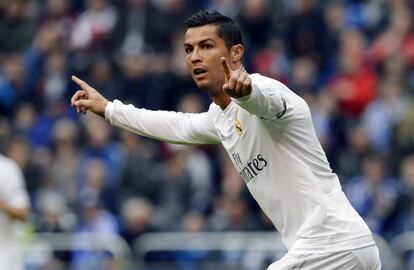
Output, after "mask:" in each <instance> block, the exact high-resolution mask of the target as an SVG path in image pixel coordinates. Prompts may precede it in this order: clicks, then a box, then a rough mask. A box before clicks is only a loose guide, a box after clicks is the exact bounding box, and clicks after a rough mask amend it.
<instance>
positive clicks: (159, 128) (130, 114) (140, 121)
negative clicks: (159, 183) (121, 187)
mask: <svg viewBox="0 0 414 270" xmlns="http://www.w3.org/2000/svg"><path fill="white" fill-rule="evenodd" d="M105 118H106V119H107V120H108V121H109V122H110V123H111V125H113V126H116V127H120V128H124V129H127V130H129V131H131V132H134V133H136V134H138V135H141V136H145V137H149V138H153V139H157V140H160V141H164V142H169V143H178V144H217V143H220V137H219V136H218V134H217V132H216V130H215V128H214V125H213V122H212V120H211V118H210V117H209V112H205V113H181V112H170V111H152V110H146V109H140V108H136V107H134V106H133V105H125V104H123V103H122V102H121V101H119V100H114V101H113V102H110V103H108V105H107V107H106V110H105Z"/></svg>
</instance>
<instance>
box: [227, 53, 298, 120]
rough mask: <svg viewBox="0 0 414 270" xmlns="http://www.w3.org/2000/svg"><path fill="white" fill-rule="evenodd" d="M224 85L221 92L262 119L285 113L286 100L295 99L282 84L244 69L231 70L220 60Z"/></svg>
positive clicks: (277, 116) (276, 116)
mask: <svg viewBox="0 0 414 270" xmlns="http://www.w3.org/2000/svg"><path fill="white" fill-rule="evenodd" d="M221 63H222V67H223V71H224V75H225V83H224V85H223V91H224V92H226V93H227V94H228V95H229V96H230V97H231V98H232V99H233V100H234V101H235V102H236V103H237V104H239V105H240V107H242V108H243V109H245V110H247V111H248V112H250V113H252V114H255V115H257V116H258V117H261V118H262V119H267V120H274V119H278V118H281V117H282V116H283V115H285V113H286V112H287V109H288V108H287V99H288V98H289V97H292V98H294V99H296V98H297V96H296V95H295V94H293V92H291V91H290V90H289V89H288V88H287V87H286V86H285V85H283V84H282V83H280V82H278V81H276V80H273V79H270V78H267V77H264V76H261V75H259V74H248V73H247V72H246V71H245V70H244V69H238V70H231V68H230V66H229V64H228V63H227V61H226V59H225V58H224V57H223V58H222V59H221Z"/></svg>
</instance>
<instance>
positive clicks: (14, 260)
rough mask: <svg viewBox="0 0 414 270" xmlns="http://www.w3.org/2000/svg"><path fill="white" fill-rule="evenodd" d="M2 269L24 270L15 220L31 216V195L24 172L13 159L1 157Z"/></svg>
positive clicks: (0, 252) (0, 245) (0, 224)
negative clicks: (28, 191)
mask: <svg viewBox="0 0 414 270" xmlns="http://www.w3.org/2000/svg"><path fill="white" fill-rule="evenodd" d="M0 172H1V173H0V268H1V269H10V270H23V269H25V267H24V259H23V254H22V252H21V250H20V247H19V243H18V240H17V237H16V233H15V229H14V226H13V225H14V224H13V221H14V220H21V221H25V220H26V219H27V217H28V215H29V208H30V203H29V195H28V193H27V191H26V188H25V182H24V178H23V172H22V171H21V169H20V168H19V167H18V166H17V164H16V163H15V162H14V161H12V160H11V159H9V158H7V157H5V156H3V155H0Z"/></svg>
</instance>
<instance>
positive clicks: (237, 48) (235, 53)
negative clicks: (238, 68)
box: [230, 44, 244, 65]
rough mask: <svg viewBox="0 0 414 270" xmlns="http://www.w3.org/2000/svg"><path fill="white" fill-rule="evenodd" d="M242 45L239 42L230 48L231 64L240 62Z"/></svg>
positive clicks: (242, 50)
mask: <svg viewBox="0 0 414 270" xmlns="http://www.w3.org/2000/svg"><path fill="white" fill-rule="evenodd" d="M243 52H244V47H243V45H241V44H237V45H233V46H232V47H231V48H230V60H231V64H233V65H234V64H237V63H241V59H242V57H243Z"/></svg>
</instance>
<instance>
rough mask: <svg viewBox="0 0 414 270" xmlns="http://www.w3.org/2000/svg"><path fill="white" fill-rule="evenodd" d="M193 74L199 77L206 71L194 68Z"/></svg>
mask: <svg viewBox="0 0 414 270" xmlns="http://www.w3.org/2000/svg"><path fill="white" fill-rule="evenodd" d="M193 72H194V75H196V76H200V75H203V74H205V73H207V70H205V69H203V68H196V69H194V71H193Z"/></svg>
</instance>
